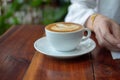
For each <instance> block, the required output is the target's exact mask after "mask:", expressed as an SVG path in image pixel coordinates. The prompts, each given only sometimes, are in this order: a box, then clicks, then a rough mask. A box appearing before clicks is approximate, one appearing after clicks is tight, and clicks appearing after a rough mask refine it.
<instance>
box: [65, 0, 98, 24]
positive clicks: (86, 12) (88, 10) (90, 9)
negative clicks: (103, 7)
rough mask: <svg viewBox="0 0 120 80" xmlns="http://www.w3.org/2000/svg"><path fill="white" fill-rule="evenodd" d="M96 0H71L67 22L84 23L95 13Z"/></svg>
mask: <svg viewBox="0 0 120 80" xmlns="http://www.w3.org/2000/svg"><path fill="white" fill-rule="evenodd" d="M95 7H96V0H71V5H70V6H69V8H68V14H67V15H66V17H65V22H74V23H78V24H81V25H84V23H85V21H86V20H87V18H88V17H89V16H90V15H92V14H93V13H95V11H94V9H95Z"/></svg>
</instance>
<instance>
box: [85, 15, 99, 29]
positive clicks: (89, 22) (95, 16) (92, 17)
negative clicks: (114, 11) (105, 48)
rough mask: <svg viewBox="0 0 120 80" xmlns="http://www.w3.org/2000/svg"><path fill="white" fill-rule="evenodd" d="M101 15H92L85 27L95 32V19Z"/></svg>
mask: <svg viewBox="0 0 120 80" xmlns="http://www.w3.org/2000/svg"><path fill="white" fill-rule="evenodd" d="M98 15H99V14H92V15H91V16H90V17H89V18H88V19H87V21H86V23H85V26H86V27H88V28H89V29H91V30H92V31H94V23H95V19H96V18H97V17H98Z"/></svg>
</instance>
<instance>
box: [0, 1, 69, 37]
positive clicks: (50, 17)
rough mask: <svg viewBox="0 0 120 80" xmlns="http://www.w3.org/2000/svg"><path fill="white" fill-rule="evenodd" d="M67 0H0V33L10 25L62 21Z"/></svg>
mask: <svg viewBox="0 0 120 80" xmlns="http://www.w3.org/2000/svg"><path fill="white" fill-rule="evenodd" d="M69 4H70V1H69V0H0V35H2V34H3V33H4V32H5V31H6V30H7V29H9V28H10V27H11V26H12V25H22V24H38V25H39V24H43V25H47V24H50V23H53V22H58V21H64V17H65V15H66V13H67V8H68V6H69Z"/></svg>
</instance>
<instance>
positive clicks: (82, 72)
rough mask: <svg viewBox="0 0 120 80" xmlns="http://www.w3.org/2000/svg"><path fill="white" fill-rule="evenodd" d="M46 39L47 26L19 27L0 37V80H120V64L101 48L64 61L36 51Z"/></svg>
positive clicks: (93, 37) (119, 61)
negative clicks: (38, 45)
mask: <svg viewBox="0 0 120 80" xmlns="http://www.w3.org/2000/svg"><path fill="white" fill-rule="evenodd" d="M42 36H44V26H41V25H34V26H32V25H19V26H15V27H12V28H10V29H9V30H8V31H7V32H6V33H5V34H4V35H2V36H1V37H0V80H120V60H113V59H112V57H111V54H110V51H108V50H106V49H102V48H100V47H99V45H98V44H97V46H96V48H95V49H94V50H93V51H92V52H91V53H88V54H86V55H83V56H80V57H77V58H73V59H68V60H61V59H55V58H52V57H48V56H45V55H43V54H41V53H39V52H37V51H36V50H35V49H34V47H33V43H34V41H35V40H36V39H38V38H41V37H42ZM91 38H92V39H93V40H95V41H96V39H95V36H94V34H93V35H92V36H91ZM96 43H97V42H96ZM43 46H44V45H43Z"/></svg>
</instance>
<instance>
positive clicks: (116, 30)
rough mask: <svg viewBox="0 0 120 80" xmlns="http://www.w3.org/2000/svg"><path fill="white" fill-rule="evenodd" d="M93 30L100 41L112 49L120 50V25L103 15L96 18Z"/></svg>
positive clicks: (103, 45) (102, 44) (101, 44)
mask: <svg viewBox="0 0 120 80" xmlns="http://www.w3.org/2000/svg"><path fill="white" fill-rule="evenodd" d="M93 31H94V32H95V34H96V38H97V40H98V43H99V45H100V46H102V47H106V48H107V49H109V50H112V51H120V26H119V25H118V24H117V23H116V22H115V21H113V20H111V19H109V18H107V17H106V16H103V15H98V16H97V17H96V18H95V21H94V25H93Z"/></svg>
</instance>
